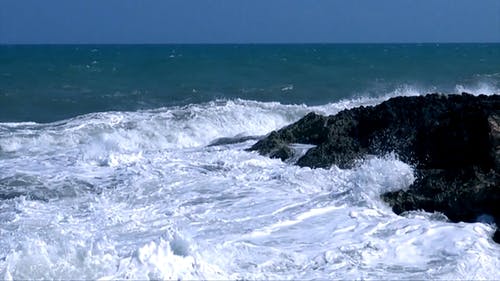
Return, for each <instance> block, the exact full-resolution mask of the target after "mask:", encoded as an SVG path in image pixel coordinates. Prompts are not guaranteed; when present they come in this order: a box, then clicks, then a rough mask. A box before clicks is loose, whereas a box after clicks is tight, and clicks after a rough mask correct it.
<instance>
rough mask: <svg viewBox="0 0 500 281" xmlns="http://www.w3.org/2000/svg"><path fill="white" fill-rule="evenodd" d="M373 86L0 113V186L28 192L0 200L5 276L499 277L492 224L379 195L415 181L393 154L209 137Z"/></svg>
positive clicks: (261, 128)
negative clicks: (321, 152)
mask: <svg viewBox="0 0 500 281" xmlns="http://www.w3.org/2000/svg"><path fill="white" fill-rule="evenodd" d="M379 101H380V99H368V98H367V99H360V100H350V101H348V100H346V101H343V102H341V103H336V104H329V105H324V106H318V107H307V106H305V105H282V104H279V103H260V102H251V101H242V100H235V101H217V102H213V103H210V104H204V105H192V106H186V107H175V108H161V109H157V110H148V111H140V112H107V113H95V114H89V115H85V116H80V117H77V118H74V119H70V120H65V121H61V122H56V123H51V124H43V125H42V124H22V125H19V126H17V125H16V126H3V125H1V124H0V126H3V127H1V130H0V134H1V135H0V145H1V147H2V150H1V151H0V171H1V173H0V180H2V181H1V182H0V183H1V185H0V191H1V192H4V191H5V194H7V193H9V192H14V191H18V192H19V191H21V192H20V193H21V194H18V195H16V194H14V193H12V194H10V195H12V198H9V199H3V200H1V201H0V241H2V243H1V244H0V278H4V279H34V278H40V279H107V280H109V279H174V278H175V279H231V280H232V279H408V278H410V279H499V278H500V274H499V272H498V270H497V269H498V267H499V265H500V255H499V253H500V252H499V251H498V250H499V246H498V245H497V244H495V243H494V242H493V241H492V240H491V238H490V237H491V235H492V234H493V231H494V229H493V226H492V225H489V224H481V223H474V224H465V223H459V224H455V223H449V222H447V221H446V220H445V217H444V216H443V215H440V214H428V213H424V212H419V211H416V212H410V213H408V214H407V215H406V216H404V217H402V216H397V215H395V214H394V213H393V212H392V211H391V209H390V207H389V206H387V205H386V204H385V203H384V202H382V201H381V199H380V194H381V193H383V192H386V191H391V190H397V189H401V188H407V187H408V186H409V185H410V184H411V183H412V182H413V180H414V176H413V169H412V167H411V166H409V165H407V164H405V163H403V162H401V161H400V160H398V158H397V156H396V155H392V154H389V155H387V156H384V157H368V158H367V159H365V160H361V161H360V162H359V165H357V166H356V168H354V169H350V170H342V169H339V168H338V167H332V168H330V169H310V168H300V167H297V166H293V165H291V164H289V163H284V162H282V161H280V160H278V159H270V158H268V157H264V156H260V155H259V154H258V153H255V152H247V151H245V149H246V148H248V147H249V146H251V145H252V144H253V142H254V141H252V140H250V141H246V142H241V143H234V144H228V145H221V146H206V145H207V144H209V143H211V141H213V140H214V139H217V138H220V137H230V136H235V135H238V134H242V135H263V134H266V133H268V132H269V131H270V130H273V129H275V128H279V127H281V126H283V125H285V124H288V123H290V122H293V121H294V120H296V119H298V118H300V117H301V116H303V115H304V114H306V113H307V112H309V111H311V110H315V111H320V112H323V113H335V112H338V110H341V109H343V108H348V107H352V106H356V105H358V104H365V105H366V104H371V103H377V102H379ZM36 192H39V193H40V194H42V196H38V193H36ZM35 193H36V194H35ZM2 194H3V193H2ZM47 194H48V195H47ZM7 195H8V194H7ZM34 195H37V196H34Z"/></svg>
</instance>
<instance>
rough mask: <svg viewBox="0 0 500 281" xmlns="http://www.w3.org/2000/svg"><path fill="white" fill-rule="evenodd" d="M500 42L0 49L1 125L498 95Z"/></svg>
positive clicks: (1, 47) (19, 47)
mask: <svg viewBox="0 0 500 281" xmlns="http://www.w3.org/2000/svg"><path fill="white" fill-rule="evenodd" d="M499 65H500V44H444V45H435V44H432V45H430V44H429V45H410V44H408V45H384V44H375V45H349V44H345V45H158V46H113V45H106V46H0V121H37V122H50V121H56V120H61V119H65V118H70V117H75V116H78V115H81V114H85V113H91V112H103V111H135V110H138V109H154V108H159V107H167V106H178V105H181V106H182V105H188V104H199V103H203V102H209V101H214V100H217V99H222V100H233V99H237V98H240V99H244V100H256V101H262V102H280V103H282V104H307V105H321V104H326V103H332V102H337V101H339V100H341V99H351V98H353V97H379V96H381V95H386V94H388V93H395V94H405V93H406V92H417V93H422V92H430V91H444V92H457V91H462V90H470V91H475V92H482V91H484V92H488V93H491V92H492V91H498V89H499V88H500V67H499Z"/></svg>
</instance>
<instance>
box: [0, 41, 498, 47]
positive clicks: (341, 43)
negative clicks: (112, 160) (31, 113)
mask: <svg viewBox="0 0 500 281" xmlns="http://www.w3.org/2000/svg"><path fill="white" fill-rule="evenodd" d="M384 44H393V45H440V44H443V45H446V44H500V41H443V42H439V41H423V42H257V43H256V42H221V43H207V42H199V43H193V42H189V43H183V42H168V43H167V42H166V43H97V42H92V43H89V42H82V43H63V42H56V43H39V42H34V43H11V42H7V43H5V42H4V43H2V42H0V46H33V45H43V46H52V45H53V46H57V45H59V46H64V45H66V46H76V45H83V46H85V45H87V46H89V45H90V46H91V45H115V46H116V45H123V46H126V45H131V46H133V45H142V46H145V45H150V46H155V45H156V46H161V45H384Z"/></svg>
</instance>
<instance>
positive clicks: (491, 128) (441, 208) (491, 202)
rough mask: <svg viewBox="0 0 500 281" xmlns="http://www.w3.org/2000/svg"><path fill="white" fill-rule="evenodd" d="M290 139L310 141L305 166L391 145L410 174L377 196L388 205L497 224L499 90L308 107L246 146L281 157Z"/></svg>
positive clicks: (352, 158)
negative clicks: (325, 109)
mask: <svg viewBox="0 0 500 281" xmlns="http://www.w3.org/2000/svg"><path fill="white" fill-rule="evenodd" d="M292 143H304V144H312V145H315V147H314V148H311V149H310V150H309V151H308V152H307V153H306V154H305V155H304V156H302V157H300V158H299V159H298V161H297V162H296V164H297V165H300V166H307V167H311V168H320V167H321V168H326V167H330V166H332V165H337V166H339V167H340V168H350V167H352V166H353V165H355V163H356V160H358V159H362V158H363V157H364V156H365V155H367V154H371V155H384V154H387V153H391V152H394V153H396V154H397V155H398V156H399V157H400V159H401V160H402V161H404V162H406V163H409V164H412V165H414V166H415V170H416V174H417V179H416V181H415V182H414V183H413V184H412V185H411V186H410V187H409V188H408V189H407V190H400V191H395V192H389V193H385V194H383V195H382V198H383V199H384V200H385V201H386V202H388V203H389V204H390V205H391V206H392V208H393V211H394V212H396V213H397V214H400V213H402V212H405V211H410V210H425V211H429V212H434V211H438V212H442V213H444V214H445V215H446V216H447V217H448V218H449V219H450V220H451V221H454V222H458V221H465V222H473V221H476V220H477V219H478V217H480V216H484V215H488V216H492V217H493V218H494V220H495V222H496V224H497V225H500V208H499V207H498V206H497V205H499V204H500V176H499V175H500V96H499V95H491V96H485V95H481V96H474V95H470V94H466V93H463V94H461V95H442V94H429V95H426V96H416V97H396V98H392V99H389V100H387V101H385V102H383V103H381V104H379V105H376V106H369V107H359V108H353V109H349V110H344V111H341V112H339V113H338V114H336V115H333V116H321V115H317V114H315V113H310V114H308V115H307V116H305V117H304V118H302V119H301V120H299V121H297V122H296V123H294V124H291V125H289V126H287V127H285V128H282V129H280V130H278V131H275V132H272V133H271V134H269V135H268V136H267V137H266V138H264V139H262V140H260V141H259V142H257V143H256V144H255V145H254V146H252V147H251V148H250V150H257V151H259V152H260V153H261V154H264V155H269V156H270V157H273V158H280V159H282V160H286V159H289V158H291V157H292V156H293V150H291V149H290V147H289V145H290V144H292ZM494 240H495V241H497V242H499V241H500V234H499V232H498V230H497V232H496V233H495V235H494Z"/></svg>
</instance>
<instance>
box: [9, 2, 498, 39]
mask: <svg viewBox="0 0 500 281" xmlns="http://www.w3.org/2000/svg"><path fill="white" fill-rule="evenodd" d="M308 42H333V43H336V42H500V0H252V1H250V0H248V1H244V0H134V1H133V0H86V1H84V0H0V43H3V44H5V43H308Z"/></svg>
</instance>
